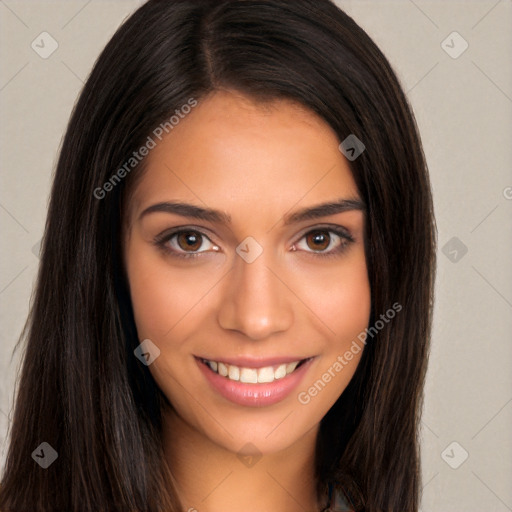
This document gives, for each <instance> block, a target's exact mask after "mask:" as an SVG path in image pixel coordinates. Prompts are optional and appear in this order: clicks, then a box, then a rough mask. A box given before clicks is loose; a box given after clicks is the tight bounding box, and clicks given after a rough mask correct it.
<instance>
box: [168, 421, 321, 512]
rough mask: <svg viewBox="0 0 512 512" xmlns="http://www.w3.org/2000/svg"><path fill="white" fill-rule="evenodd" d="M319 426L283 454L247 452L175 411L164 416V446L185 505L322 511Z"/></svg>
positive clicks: (202, 510) (218, 510) (221, 511)
mask: <svg viewBox="0 0 512 512" xmlns="http://www.w3.org/2000/svg"><path fill="white" fill-rule="evenodd" d="M317 431H318V428H317V427H315V428H314V429H312V430H310V431H309V432H308V433H307V434H306V435H305V436H304V437H303V438H302V439H300V440H299V441H298V442H297V443H294V444H293V445H292V446H289V447H287V448H285V449H283V450H282V451H280V452H279V453H270V454H264V455H263V454H259V453H258V452H256V453H252V454H248V455H245V456H243V455H241V454H237V453H235V452H233V451H231V450H229V449H226V448H224V447H222V446H219V445H218V444H216V443H215V442H213V441H212V440H211V439H209V438H208V437H207V436H205V435H204V434H203V433H202V432H199V431H197V430H195V429H193V428H192V427H191V426H190V425H188V424H187V423H186V422H185V421H184V420H183V419H181V418H180V417H178V416H177V415H176V414H175V413H174V412H167V413H166V414H165V415H164V439H163V441H164V450H165V455H166V458H167V461H168V463H169V465H170V467H171V469H172V473H173V475H174V478H175V481H176V482H177V485H178V488H177V491H178V495H179V498H180V501H181V505H182V507H183V509H184V510H186V511H190V512H194V510H195V511H197V512H231V511H240V510H243V511H244V512H268V511H272V512H296V511H297V510H304V511H305V512H318V511H319V510H321V509H322V508H323V507H324V506H325V503H324V499H323V498H322V499H321V500H318V497H317V490H316V478H315V466H314V462H315V461H314V454H315V445H316V435H317Z"/></svg>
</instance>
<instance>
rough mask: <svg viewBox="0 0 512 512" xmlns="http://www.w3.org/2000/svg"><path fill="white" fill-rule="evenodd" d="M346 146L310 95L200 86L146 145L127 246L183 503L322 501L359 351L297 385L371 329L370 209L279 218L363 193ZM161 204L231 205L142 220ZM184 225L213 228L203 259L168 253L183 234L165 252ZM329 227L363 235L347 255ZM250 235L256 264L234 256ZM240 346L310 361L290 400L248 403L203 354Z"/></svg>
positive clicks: (292, 507)
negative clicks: (322, 483)
mask: <svg viewBox="0 0 512 512" xmlns="http://www.w3.org/2000/svg"><path fill="white" fill-rule="evenodd" d="M339 142H340V141H339V140H338V138H337V136H336V134H335V133H334V132H333V130H332V129H331V128H330V127H329V126H328V125H327V124H326V123H325V122H324V121H323V120H322V119H320V118H319V117H318V116H316V115H315V114H314V113H312V112H310V111H308V110H306V109H305V108H303V107H302V106H300V105H297V104H294V103H292V102H289V101H286V100H278V101H275V102H273V103H271V104H270V103H269V104H262V103H255V102H254V101H253V100H251V99H250V98H248V97H246V96H243V95H242V94H240V93H237V92H234V91H227V90H221V91H217V92H215V93H213V94H210V95H209V96H207V97H205V98H203V99H202V100H201V101H200V103H199V105H198V106H197V107H195V108H194V109H193V110H192V112H191V113H190V114H188V115H187V116H186V117H185V118H184V119H183V120H181V121H180V123H179V124H178V125H177V126H175V127H174V129H173V130H172V132H170V133H169V134H168V135H167V136H166V137H164V138H163V140H162V141H161V142H159V143H158V144H157V146H156V147H155V148H154V149H152V150H151V152H150V153H149V155H148V156H147V161H146V164H147V166H146V170H145V173H144V174H143V176H142V177H141V179H140V180H139V181H138V182H137V185H136V188H135V190H134V192H133V194H132V196H131V198H130V201H129V207H128V213H127V219H126V220H127V223H126V230H125V234H124V257H125V264H126V271H127V275H128V281H129V286H130V294H131V299H132V302H133V307H134V313H135V321H136V325H137V330H138V334H139V339H140V340H141V341H142V340H144V339H150V340H151V341H152V342H153V343H154V344H155V345H156V346H157V347H158V348H159V350H160V355H159V357H157V358H156V359H155V361H154V362H153V363H152V364H150V365H149V370H150V372H151V374H152V375H153V377H154V378H155V380H156V382H157V384H158V386H159V387H160V388H161V389H162V391H163V393H164V394H165V395H166V397H167V398H168V400H169V402H170V403H171V404H172V405H173V409H169V410H168V411H166V412H165V416H164V418H165V428H164V446H165V453H166V457H167V458H168V460H169V463H170V464H171V467H172V468H173V472H174V474H175V475H176V478H177V482H178V492H179V495H180V499H181V500H182V503H183V507H184V509H185V510H189V509H191V508H195V509H197V510H198V511H199V512H220V511H223V512H225V511H226V510H244V511H245V512H256V511H260V512H261V511H268V510H272V511H275V512H288V511H290V512H291V511H294V512H296V510H297V506H298V505H297V503H299V504H300V505H301V506H302V507H304V510H307V511H316V510H320V508H321V507H322V506H324V505H325V503H324V501H323V499H322V500H320V499H319V498H318V497H317V496H316V491H315V482H314V466H313V464H314V452H315V440H316V435H317V431H318V426H319V423H320V421H321V419H322V417H323V416H324V415H325V414H326V413H327V411H328V410H329V408H330V407H331V406H332V404H333V403H334V402H335V401H336V399H337V398H338V397H339V396H340V394H341V393H342V392H343V390H344V389H345V388H346V386H347V384H348V383H349V381H350V379H351V378H352V376H353V374H354V372H355V370H356V367H357V364H358V363H359V360H360V358H361V354H362V351H360V352H359V353H357V354H356V355H354V356H353V359H352V360H351V361H346V365H344V367H343V370H342V371H339V372H337V373H335V377H333V378H332V379H331V380H330V382H329V383H328V384H327V385H326V386H325V387H324V388H323V389H322V390H321V391H320V392H319V393H318V394H317V395H316V396H314V397H312V398H311V400H310V401H309V403H307V404H302V403H300V402H299V400H298V393H299V392H301V391H305V390H306V391H307V390H308V388H309V387H310V386H312V385H313V383H315V382H316V381H318V379H321V378H322V375H323V374H324V373H325V372H326V371H328V369H329V368H331V373H332V366H333V364H334V362H335V361H336V360H337V358H338V356H340V355H343V354H344V353H345V352H346V351H347V350H348V349H349V348H350V346H351V344H352V342H353V341H354V340H355V339H356V338H357V335H358V334H359V333H360V332H361V331H363V330H364V329H365V327H367V325H368V320H369V316H370V299H371V293H370V286H369V281H368V274H367V266H366V258H365V252H364V238H363V236H364V222H365V217H364V212H363V211H361V210H351V211H345V212H342V213H335V214H331V215H326V216H324V217H321V218H319V219H312V220H302V221H300V222H297V223H292V224H289V225H285V223H284V221H283V218H284V216H285V215H288V214H290V213H293V212H296V211H298V210H301V209H303V208H308V207H312V206H316V205H318V204H321V203H325V202H328V201H333V202H334V201H337V200H339V199H341V198H344V199H357V198H359V194H358V190H357V187H356V185H355V182H354V180H353V177H352V174H351V171H350V168H349V165H348V162H347V161H346V159H345V158H344V156H343V155H342V153H341V152H340V151H339V149H338V145H339ZM166 201H167V202H169V201H180V202H186V203H189V204H193V205H197V206H200V207H208V208H213V209H216V210H220V211H223V212H225V213H226V214H228V215H229V216H230V217H231V223H230V224H226V225H224V224H222V223H218V222H212V221H205V220H198V219H192V218H187V217H182V216H180V215H177V214H174V213H167V212H153V213H148V214H146V215H143V216H142V217H141V213H142V212H143V211H144V210H146V209H147V208H148V207H150V206H151V205H154V204H156V203H160V202H166ZM325 224H329V225H330V226H329V227H327V228H326V227H325ZM182 226H183V227H186V228H187V229H189V230H190V229H191V228H193V229H195V230H196V231H197V230H199V231H201V232H203V233H204V234H205V235H206V237H208V238H201V237H199V243H198V244H197V245H196V246H194V248H197V247H199V250H196V252H198V255H197V256H196V257H193V258H179V257H177V256H173V255H172V254H173V253H172V249H173V248H174V250H175V251H178V252H180V251H181V253H183V252H186V249H187V245H186V244H183V236H182V237H181V239H180V240H181V241H182V245H179V243H178V240H177V237H174V239H173V241H172V240H169V241H165V242H164V246H166V247H167V248H168V250H169V251H170V252H166V251H165V250H164V249H163V248H162V246H158V245H157V244H155V241H154V240H155V238H156V237H158V236H159V235H160V234H161V233H162V232H165V231H166V230H169V229H171V228H175V227H182ZM331 226H342V227H344V228H345V229H346V230H348V231H349V233H350V235H351V236H352V237H353V242H351V243H349V244H348V245H347V246H346V247H345V248H344V250H343V251H342V252H339V253H336V252H335V249H336V247H338V246H339V245H340V242H341V243H343V240H342V239H341V238H337V236H336V235H335V234H332V233H330V232H329V229H331ZM317 227H323V231H322V233H323V236H324V238H322V240H324V241H325V240H327V243H325V244H323V245H322V244H320V249H321V250H323V251H324V252H327V253H329V252H330V253H331V256H330V257H329V256H326V255H322V254H319V251H318V250H317V251H316V252H315V249H317V248H318V245H315V242H314V240H313V241H311V236H309V238H308V237H307V236H305V235H307V234H308V232H310V231H311V230H312V229H314V228H317ZM248 236H251V237H253V238H254V239H255V240H256V241H257V242H258V243H259V245H260V246H261V247H262V248H263V253H262V254H261V255H260V256H259V257H258V258H256V260H255V261H253V262H252V263H247V262H246V261H245V260H244V259H242V258H241V257H240V256H239V255H238V254H237V253H236V248H237V246H238V245H239V244H240V243H241V242H242V241H243V240H244V239H245V238H246V237H248ZM329 236H330V237H331V238H329ZM208 239H209V240H208ZM185 240H186V237H185ZM183 247H184V248H185V249H184V248H183ZM215 247H217V249H215ZM294 249H295V250H294ZM333 251H334V252H333ZM192 252H193V251H192ZM320 252H321V251H320ZM335 282H336V283H337V285H336V286H334V283H335ZM241 354H243V355H247V356H254V357H257V356H265V357H271V356H292V355H293V356H296V355H298V356H301V357H302V358H306V357H311V356H314V359H313V361H312V363H311V364H310V367H309V368H308V370H307V372H306V373H305V375H304V377H303V379H302V381H301V382H300V384H299V386H298V387H297V388H296V389H295V390H294V391H293V392H292V393H291V394H290V395H288V396H287V397H286V398H285V399H283V400H282V401H280V402H278V403H277V404H274V405H271V406H265V407H247V406H240V405H236V404H233V403H231V402H230V401H228V400H226V399H225V398H224V397H223V396H222V395H220V394H219V393H217V392H216V391H215V390H214V389H213V388H212V387H211V386H210V384H209V383H208V382H207V381H206V379H205V377H204V375H203V373H202V372H201V371H200V368H199V366H198V363H197V361H196V359H195V358H194V356H195V355H196V356H197V355H200V356H202V357H208V358H210V359H213V360H222V356H223V355H224V356H225V357H229V356H235V355H241ZM247 443H251V446H253V448H252V453H253V455H256V456H257V457H260V458H259V460H257V459H253V463H252V464H247V460H245V462H246V464H244V460H241V458H240V457H237V454H238V453H239V451H240V450H241V449H242V447H244V446H246V445H247ZM245 451H249V452H250V451H251V450H250V449H249V448H247V447H246V448H245ZM254 461H256V463H254Z"/></svg>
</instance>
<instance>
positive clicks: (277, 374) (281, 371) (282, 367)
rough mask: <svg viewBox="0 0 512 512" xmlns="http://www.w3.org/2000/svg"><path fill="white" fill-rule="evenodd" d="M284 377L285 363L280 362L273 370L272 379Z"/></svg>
mask: <svg viewBox="0 0 512 512" xmlns="http://www.w3.org/2000/svg"><path fill="white" fill-rule="evenodd" d="M283 377H286V365H285V364H281V365H279V366H278V367H277V370H276V371H275V372H274V379H282V378H283Z"/></svg>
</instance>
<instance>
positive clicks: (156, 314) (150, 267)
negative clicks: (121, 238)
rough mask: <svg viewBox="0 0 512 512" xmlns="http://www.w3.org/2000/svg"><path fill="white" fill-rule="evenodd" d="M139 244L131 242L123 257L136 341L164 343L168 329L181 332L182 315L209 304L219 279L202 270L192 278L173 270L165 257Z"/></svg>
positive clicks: (182, 272) (183, 316) (185, 272)
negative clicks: (136, 332)
mask: <svg viewBox="0 0 512 512" xmlns="http://www.w3.org/2000/svg"><path fill="white" fill-rule="evenodd" d="M140 245H142V244H140ZM140 245H138V244H136V243H133V245H132V246H131V247H129V250H128V253H127V258H126V265H127V273H128V280H129V284H130V296H131V300H132V304H133V310H134V316H135V323H136V326H137V331H138V334H139V338H141V339H143V338H149V339H155V340H160V341H163V339H164V338H165V337H166V336H167V335H168V334H169V333H170V332H171V330H172V331H173V333H174V334H175V333H177V332H180V331H182V330H183V328H184V326H185V325H186V322H181V320H183V318H185V316H187V315H189V314H190V312H191V311H194V312H196V311H199V310H201V308H202V307H203V306H204V305H206V304H207V303H208V292H209V291H210V290H211V289H212V288H213V287H214V285H215V282H216V280H218V276H216V275H215V274H214V273H212V272H211V271H210V272H208V273H207V272H205V271H204V270H202V269H196V271H195V272H194V273H193V275H192V274H191V273H190V272H187V271H186V270H185V269H183V270H182V271H180V269H176V268H174V269H172V268H173V267H172V266H171V265H169V263H168V262H167V261H166V259H165V257H163V256H162V255H161V254H159V253H158V252H157V251H155V250H154V249H146V248H144V247H140ZM171 269H172V270H171ZM183 336H185V333H182V334H181V335H180V336H179V338H181V337H183Z"/></svg>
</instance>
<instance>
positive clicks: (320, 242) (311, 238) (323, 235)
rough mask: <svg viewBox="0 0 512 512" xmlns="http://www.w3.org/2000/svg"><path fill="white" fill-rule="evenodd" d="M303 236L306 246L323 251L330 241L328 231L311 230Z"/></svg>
mask: <svg viewBox="0 0 512 512" xmlns="http://www.w3.org/2000/svg"><path fill="white" fill-rule="evenodd" d="M305 238H306V244H307V246H308V247H309V248H310V249H311V250H313V251H325V249H327V247H329V244H330V243H331V237H330V235H329V232H328V231H311V232H310V233H308V234H307V235H306V237H305Z"/></svg>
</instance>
